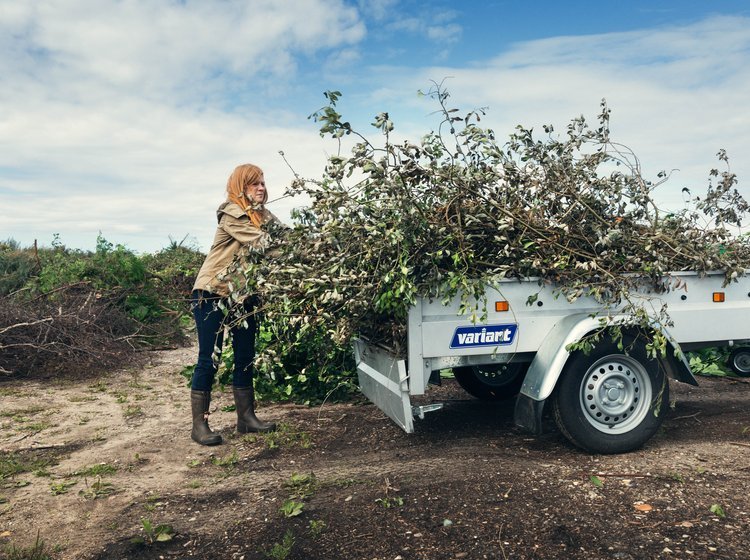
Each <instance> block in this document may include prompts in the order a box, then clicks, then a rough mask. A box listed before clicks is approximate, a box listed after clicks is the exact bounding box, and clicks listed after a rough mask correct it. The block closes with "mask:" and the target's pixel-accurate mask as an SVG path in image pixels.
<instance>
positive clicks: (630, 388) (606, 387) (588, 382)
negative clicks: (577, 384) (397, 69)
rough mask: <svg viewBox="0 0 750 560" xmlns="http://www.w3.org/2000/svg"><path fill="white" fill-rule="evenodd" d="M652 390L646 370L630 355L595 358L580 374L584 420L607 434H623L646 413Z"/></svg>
mask: <svg viewBox="0 0 750 560" xmlns="http://www.w3.org/2000/svg"><path fill="white" fill-rule="evenodd" d="M651 396H652V389H651V381H650V378H649V376H648V372H647V371H646V370H645V368H644V367H643V366H642V365H641V364H640V363H639V362H638V361H636V360H634V359H632V358H630V357H629V356H624V355H620V354H614V355H611V356H605V357H604V358H601V359H600V360H598V361H596V362H595V363H594V364H593V365H592V366H591V367H590V368H589V369H588V370H587V371H586V374H585V375H584V376H583V381H582V383H581V393H580V403H581V409H582V410H583V412H584V416H585V418H586V420H587V421H588V422H589V423H590V424H591V425H592V426H594V427H595V428H596V429H598V430H600V431H602V432H605V433H610V434H617V433H624V432H627V431H629V430H631V429H632V428H633V427H635V426H637V425H638V424H640V422H641V420H643V417H644V416H645V415H646V414H647V413H648V407H649V403H650V402H651Z"/></svg>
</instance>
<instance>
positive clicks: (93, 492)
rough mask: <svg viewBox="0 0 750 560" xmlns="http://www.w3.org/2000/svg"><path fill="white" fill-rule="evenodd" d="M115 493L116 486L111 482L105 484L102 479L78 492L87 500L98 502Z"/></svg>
mask: <svg viewBox="0 0 750 560" xmlns="http://www.w3.org/2000/svg"><path fill="white" fill-rule="evenodd" d="M114 493H115V487H114V485H113V484H112V483H110V482H103V481H102V479H101V478H99V479H97V481H96V482H94V483H93V484H91V486H87V488H86V489H85V490H81V491H80V492H78V494H79V495H80V496H83V497H84V498H86V499H87V500H96V499H98V498H103V497H105V496H109V495H110V494H114Z"/></svg>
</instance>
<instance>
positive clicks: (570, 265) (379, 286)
mask: <svg viewBox="0 0 750 560" xmlns="http://www.w3.org/2000/svg"><path fill="white" fill-rule="evenodd" d="M339 95H340V94H339V93H338V92H328V93H327V94H326V97H327V98H328V101H329V103H328V105H327V106H325V107H323V108H322V109H321V110H320V111H318V112H316V113H315V114H314V115H312V117H313V118H314V119H315V120H316V121H317V122H319V123H320V124H321V135H330V136H331V137H333V138H337V139H339V142H340V144H339V145H340V146H342V145H343V144H344V143H346V142H347V141H349V140H354V141H353V143H352V142H348V144H350V145H351V148H350V152H349V154H348V155H342V153H339V154H338V155H335V156H331V157H330V158H329V161H328V165H327V168H326V170H325V176H324V177H323V178H322V179H321V180H316V181H309V180H302V179H299V180H297V181H295V183H294V184H293V185H292V186H291V188H290V192H291V193H293V194H296V193H304V194H306V195H307V196H309V198H310V200H311V201H312V202H311V205H310V206H309V208H306V209H305V210H303V211H300V212H299V213H298V214H297V215H296V218H295V225H294V226H293V227H292V228H291V229H288V230H285V231H273V232H271V237H272V239H274V240H275V241H274V245H273V246H272V247H271V251H272V254H273V255H274V257H273V258H264V259H258V260H257V262H256V263H255V264H253V265H252V266H251V267H250V269H249V270H248V271H247V278H248V286H247V288H246V289H247V290H249V291H251V292H255V293H257V294H259V295H260V297H261V300H262V301H263V302H264V306H263V312H264V314H265V316H266V318H268V319H271V320H273V319H274V318H280V319H282V318H283V320H285V321H289V322H290V325H292V326H293V327H294V329H295V331H296V335H295V336H297V340H298V341H299V340H300V338H299V334H300V332H302V334H303V335H304V333H305V332H316V333H320V332H326V333H327V335H328V336H330V337H331V338H332V340H333V341H335V342H336V343H338V344H340V345H344V346H346V345H348V344H349V342H350V341H351V339H352V337H354V336H358V335H364V336H366V337H368V338H370V339H371V340H374V341H378V342H381V343H383V344H386V345H388V346H390V347H392V348H394V349H395V350H396V351H402V350H403V344H404V332H405V320H406V316H407V311H408V309H409V307H410V306H411V305H412V304H413V302H414V301H415V298H416V297H418V296H426V297H430V298H438V299H442V298H451V297H454V296H457V295H458V296H460V297H461V298H462V299H463V301H464V302H466V305H467V309H468V307H469V306H471V305H473V304H472V303H471V302H472V301H473V298H475V297H478V296H480V295H481V294H482V292H483V290H484V287H485V286H486V285H487V284H488V283H491V282H492V281H494V280H497V279H500V278H527V277H535V278H538V279H539V282H540V283H541V282H553V283H554V285H555V286H556V289H557V291H558V293H559V294H560V296H561V297H566V298H568V299H569V300H575V299H576V298H578V297H581V296H584V295H587V296H593V297H595V298H597V299H598V300H599V301H601V302H602V304H603V306H604V307H605V308H607V307H610V306H614V305H619V306H622V305H623V303H626V304H628V302H629V299H628V294H629V292H630V291H631V290H632V289H633V288H634V287H635V286H636V284H639V283H640V285H643V283H644V282H645V283H648V284H649V285H650V286H651V287H652V288H653V289H654V290H656V291H662V290H667V289H669V288H670V286H669V283H668V281H667V280H665V275H666V273H668V272H669V271H682V270H693V271H698V272H706V271H712V270H722V271H724V272H725V274H726V281H727V282H731V281H732V280H733V279H735V278H736V277H737V276H738V275H742V274H744V271H745V270H746V269H748V268H750V240H749V239H748V236H747V235H738V232H739V226H740V224H741V223H742V220H743V218H744V215H745V212H746V211H747V210H748V204H747V202H746V201H745V200H743V199H742V197H741V196H740V195H739V193H738V191H737V189H736V183H737V180H736V177H735V176H734V175H733V174H732V173H731V172H730V171H729V165H728V159H727V157H726V154H724V153H723V152H720V153H719V159H720V160H721V163H722V165H723V166H724V167H725V168H726V171H723V172H720V171H717V170H714V171H711V173H710V177H709V184H708V191H707V195H705V196H704V197H702V198H698V197H692V196H691V194H690V193H689V192H688V191H687V189H683V191H685V192H684V197H685V200H686V202H685V208H684V209H682V210H681V211H677V212H663V211H661V210H660V209H659V208H658V207H657V206H656V204H655V203H654V199H653V197H652V194H653V191H654V189H655V188H656V187H657V186H658V185H659V184H660V183H661V182H663V180H665V179H666V176H665V175H664V174H660V176H659V180H658V181H657V182H656V183H653V182H649V181H646V180H644V178H643V177H642V176H641V173H640V169H639V164H638V160H637V158H636V157H635V155H634V154H633V153H632V152H631V151H629V150H628V149H627V148H625V147H624V146H621V145H618V144H616V143H614V142H613V141H612V140H611V139H610V136H609V118H610V111H609V109H608V108H607V106H606V104H605V103H604V102H602V106H601V113H600V114H599V116H598V122H597V124H596V126H593V127H592V126H590V125H589V124H588V123H587V122H586V121H585V120H584V118H583V117H580V118H577V119H574V120H573V121H571V122H570V124H569V125H568V127H567V130H565V131H564V132H563V133H562V134H560V133H558V132H556V131H554V130H553V129H552V127H549V126H548V127H545V128H544V133H545V134H544V137H543V138H542V139H537V138H536V137H535V136H534V135H533V133H532V130H528V129H525V128H523V127H517V129H516V131H515V133H514V134H513V135H511V136H510V138H509V140H508V141H507V142H505V143H502V144H501V143H499V142H498V141H497V140H496V138H495V135H494V133H493V131H491V130H489V129H486V128H482V127H481V126H480V119H481V118H482V116H483V115H484V113H483V111H481V110H480V111H472V112H469V113H468V114H466V115H463V116H459V115H458V111H457V110H456V109H452V108H449V107H448V105H447V101H448V98H449V96H448V93H447V92H446V91H444V90H443V89H441V88H440V87H436V88H434V89H433V90H432V91H430V92H429V95H430V96H431V97H432V98H433V99H434V100H435V102H436V103H437V104H438V106H439V113H440V114H441V115H442V119H441V122H440V124H439V126H438V127H437V129H436V130H435V131H432V132H430V133H429V134H427V135H426V136H424V138H422V139H421V141H419V142H416V143H413V142H409V141H394V140H393V135H394V134H393V129H394V126H393V123H392V122H391V121H390V119H389V117H388V115H387V114H385V113H383V114H380V115H378V116H377V117H376V119H375V122H374V123H373V126H375V127H376V128H378V129H379V130H380V132H381V133H382V139H383V141H382V145H379V146H375V145H373V144H372V143H371V142H370V141H369V140H368V139H367V138H366V137H365V136H364V135H361V134H359V133H358V132H357V131H355V130H354V129H352V127H351V125H350V124H349V123H347V122H345V121H343V119H342V117H341V115H340V114H339V113H338V112H337V110H336V103H337V100H338V98H339ZM628 273H635V275H633V274H628ZM641 306H642V303H639V304H632V306H631V307H629V308H628V312H629V313H630V314H631V316H632V323H633V324H642V325H647V324H648V320H649V319H648V317H647V315H646V314H645V311H644V310H643V309H641ZM664 320H665V321H668V316H667V315H666V312H665V317H664Z"/></svg>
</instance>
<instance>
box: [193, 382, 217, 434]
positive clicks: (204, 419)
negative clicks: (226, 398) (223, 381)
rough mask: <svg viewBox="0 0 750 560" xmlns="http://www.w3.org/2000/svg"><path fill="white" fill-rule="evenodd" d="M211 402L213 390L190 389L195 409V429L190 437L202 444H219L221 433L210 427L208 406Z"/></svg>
mask: <svg viewBox="0 0 750 560" xmlns="http://www.w3.org/2000/svg"><path fill="white" fill-rule="evenodd" d="M210 404H211V391H195V390H191V391H190V405H191V408H192V409H193V431H192V432H190V437H191V438H193V441H195V442H197V443H200V444H201V445H218V444H220V443H221V434H217V433H216V432H212V431H211V428H209V427H208V414H209V412H208V407H209V405H210Z"/></svg>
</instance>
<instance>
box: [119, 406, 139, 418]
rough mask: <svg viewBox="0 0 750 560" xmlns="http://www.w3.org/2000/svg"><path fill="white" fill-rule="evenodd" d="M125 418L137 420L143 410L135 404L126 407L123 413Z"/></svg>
mask: <svg viewBox="0 0 750 560" xmlns="http://www.w3.org/2000/svg"><path fill="white" fill-rule="evenodd" d="M123 415H124V416H125V418H137V417H138V416H142V415H143V409H142V408H141V407H140V406H138V405H135V404H131V405H128V406H127V407H126V408H125V411H124V412H123Z"/></svg>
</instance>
